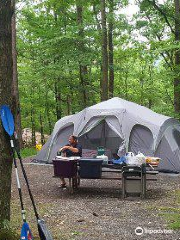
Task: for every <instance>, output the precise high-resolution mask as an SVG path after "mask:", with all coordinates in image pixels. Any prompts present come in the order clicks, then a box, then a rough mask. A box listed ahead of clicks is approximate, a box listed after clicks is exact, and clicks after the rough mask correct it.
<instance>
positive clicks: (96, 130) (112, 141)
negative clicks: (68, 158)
mask: <svg viewBox="0 0 180 240" xmlns="http://www.w3.org/2000/svg"><path fill="white" fill-rule="evenodd" d="M79 142H80V144H81V145H82V147H83V149H97V147H99V146H102V147H104V148H105V149H108V150H110V151H111V153H114V152H116V153H117V150H118V149H119V146H120V145H121V143H122V139H121V138H120V137H119V135H118V134H117V133H115V132H114V131H113V130H112V129H111V128H110V127H109V125H108V124H107V123H106V120H105V119H103V120H102V121H99V122H98V124H97V125H95V126H94V127H93V128H92V129H91V130H90V131H88V132H85V133H84V134H83V135H81V136H80V137H79Z"/></svg>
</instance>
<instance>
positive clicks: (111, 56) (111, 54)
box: [108, 0, 114, 98]
mask: <svg viewBox="0 0 180 240" xmlns="http://www.w3.org/2000/svg"><path fill="white" fill-rule="evenodd" d="M113 7H114V2H113V0H109V15H110V16H109V31H108V40H109V97H110V98H112V97H113V95H114V61H113V60H114V46H113V22H114V18H113V14H114V12H113Z"/></svg>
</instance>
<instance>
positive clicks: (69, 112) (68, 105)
mask: <svg viewBox="0 0 180 240" xmlns="http://www.w3.org/2000/svg"><path fill="white" fill-rule="evenodd" d="M71 112H72V111H71V97H70V96H69V95H67V115H70V114H71Z"/></svg>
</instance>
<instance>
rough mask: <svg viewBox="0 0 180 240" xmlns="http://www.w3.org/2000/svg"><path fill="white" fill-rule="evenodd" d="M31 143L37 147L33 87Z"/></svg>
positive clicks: (31, 96)
mask: <svg viewBox="0 0 180 240" xmlns="http://www.w3.org/2000/svg"><path fill="white" fill-rule="evenodd" d="M30 98H31V131H32V135H31V143H32V146H35V145H36V129H35V116H34V107H33V86H31V95H30Z"/></svg>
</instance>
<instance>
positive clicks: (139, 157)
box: [136, 152, 146, 165]
mask: <svg viewBox="0 0 180 240" xmlns="http://www.w3.org/2000/svg"><path fill="white" fill-rule="evenodd" d="M136 163H137V164H138V165H142V164H144V163H146V157H145V156H144V154H143V153H141V152H138V154H137V155H136Z"/></svg>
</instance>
